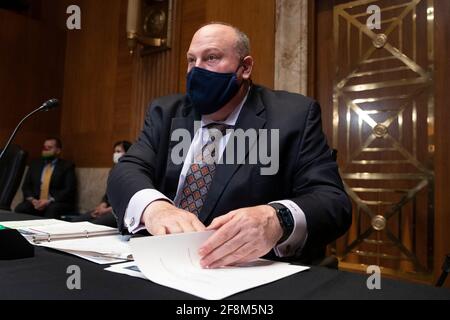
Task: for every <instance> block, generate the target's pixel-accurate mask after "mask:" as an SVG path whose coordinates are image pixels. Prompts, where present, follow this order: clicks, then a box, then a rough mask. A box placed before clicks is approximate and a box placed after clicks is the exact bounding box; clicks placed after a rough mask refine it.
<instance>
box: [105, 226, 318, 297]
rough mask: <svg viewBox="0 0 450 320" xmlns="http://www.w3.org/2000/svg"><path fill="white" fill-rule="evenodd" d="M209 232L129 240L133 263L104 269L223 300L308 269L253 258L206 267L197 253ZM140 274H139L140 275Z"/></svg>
mask: <svg viewBox="0 0 450 320" xmlns="http://www.w3.org/2000/svg"><path fill="white" fill-rule="evenodd" d="M212 233H213V232H201V233H190V234H180V235H169V236H162V237H146V238H135V239H131V241H130V246H131V250H132V252H133V257H134V259H135V262H136V263H135V264H131V263H129V264H126V265H125V266H122V265H117V266H115V267H114V268H110V269H108V271H113V272H119V273H125V274H128V275H132V276H139V271H141V272H142V274H143V275H144V276H145V277H146V278H147V279H148V280H150V281H153V282H155V283H158V284H160V285H163V286H167V287H170V288H173V289H177V290H181V291H184V292H187V293H190V294H193V295H195V296H198V297H201V298H204V299H214V300H215V299H223V298H226V297H228V296H231V295H233V294H236V293H238V292H241V291H245V290H248V289H251V288H255V287H258V286H261V285H264V284H267V283H271V282H274V281H277V280H280V279H282V278H285V277H288V276H290V275H293V274H295V273H298V272H302V271H304V270H307V269H309V268H307V267H302V266H294V265H290V264H287V263H281V262H273V261H266V260H257V261H255V262H253V263H248V264H243V265H240V266H236V267H227V268H221V269H214V270H206V269H202V268H201V267H200V263H199V262H200V257H199V256H198V254H197V252H198V249H199V248H200V247H201V245H202V244H203V243H204V242H205V241H206V240H207V239H208V238H209V237H210V236H211V235H212ZM141 277H142V276H141Z"/></svg>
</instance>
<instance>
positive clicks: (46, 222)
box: [0, 219, 70, 229]
mask: <svg viewBox="0 0 450 320" xmlns="http://www.w3.org/2000/svg"><path fill="white" fill-rule="evenodd" d="M0 224H1V225H2V226H5V227H7V228H10V229H21V228H32V227H44V226H51V225H55V224H70V222H65V221H60V220H56V219H43V220H25V221H6V222H0Z"/></svg>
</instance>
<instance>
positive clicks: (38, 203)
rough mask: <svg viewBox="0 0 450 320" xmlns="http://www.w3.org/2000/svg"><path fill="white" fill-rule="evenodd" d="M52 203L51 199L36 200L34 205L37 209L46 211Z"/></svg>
mask: <svg viewBox="0 0 450 320" xmlns="http://www.w3.org/2000/svg"><path fill="white" fill-rule="evenodd" d="M49 204H50V200H35V201H33V206H34V208H35V209H36V210H37V211H44V210H45V209H46V208H47V207H48V206H49Z"/></svg>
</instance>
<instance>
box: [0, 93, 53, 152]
mask: <svg viewBox="0 0 450 320" xmlns="http://www.w3.org/2000/svg"><path fill="white" fill-rule="evenodd" d="M58 106H59V100H58V99H50V100H48V101H46V102H44V103H43V104H42V105H41V106H40V107H39V108H37V109H36V110H34V111H32V112H31V113H29V114H27V115H26V116H25V117H24V118H23V119H22V120H21V121H20V122H19V124H18V125H17V127H16V129H14V132H13V133H12V135H11V137H9V139H8V142H7V143H6V146H5V147H4V148H3V151H2V152H1V154H0V160H1V159H2V158H3V156H4V155H5V153H6V150H7V149H8V147H9V146H10V144H11V142H12V141H13V139H14V137H15V136H16V134H17V131H19V129H20V128H21V127H22V124H23V123H24V122H25V121H26V120H27V119H28V118H30V117H31V116H32V115H34V114H35V113H38V112H41V111H43V112H47V111H50V110H53V109H55V108H57V107H58Z"/></svg>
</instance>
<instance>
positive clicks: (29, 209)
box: [15, 137, 76, 218]
mask: <svg viewBox="0 0 450 320" xmlns="http://www.w3.org/2000/svg"><path fill="white" fill-rule="evenodd" d="M61 151H62V143H61V141H60V140H59V139H58V138H53V137H51V138H48V139H46V140H45V142H44V145H43V148H42V157H41V159H39V160H36V161H33V162H32V163H31V165H30V167H29V169H28V172H27V174H26V177H25V180H24V182H23V186H22V191H23V196H24V201H23V202H22V203H20V204H19V205H18V206H17V207H16V208H15V211H16V212H18V213H26V214H31V215H36V216H41V217H45V218H59V217H60V216H61V215H63V214H68V213H72V212H74V210H75V199H76V178H75V166H74V164H73V163H71V162H69V161H66V160H63V159H61V158H60V154H61Z"/></svg>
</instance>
